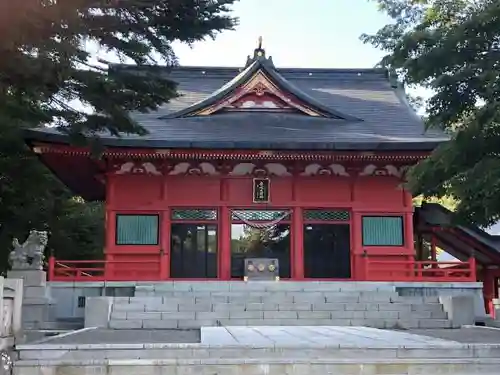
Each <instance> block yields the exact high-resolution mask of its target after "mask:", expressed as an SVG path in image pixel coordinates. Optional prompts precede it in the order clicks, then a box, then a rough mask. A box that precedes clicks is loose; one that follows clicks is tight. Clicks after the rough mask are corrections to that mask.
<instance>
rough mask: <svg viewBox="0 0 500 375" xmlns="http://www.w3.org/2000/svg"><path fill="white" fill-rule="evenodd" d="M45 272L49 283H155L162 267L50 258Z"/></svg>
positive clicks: (150, 262) (155, 263)
mask: <svg viewBox="0 0 500 375" xmlns="http://www.w3.org/2000/svg"><path fill="white" fill-rule="evenodd" d="M148 265H149V267H148ZM47 271H48V272H47V273H48V278H49V280H50V281H156V280H159V279H161V277H160V275H161V273H162V267H161V262H159V261H158V260H141V261H140V262H137V261H135V260H56V259H55V258H54V257H50V258H49V262H48V270H47Z"/></svg>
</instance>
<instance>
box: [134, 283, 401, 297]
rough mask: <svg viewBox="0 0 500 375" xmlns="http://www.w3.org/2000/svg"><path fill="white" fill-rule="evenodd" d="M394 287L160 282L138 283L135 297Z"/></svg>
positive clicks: (388, 285) (390, 287) (383, 288)
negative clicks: (165, 294) (174, 293)
mask: <svg viewBox="0 0 500 375" xmlns="http://www.w3.org/2000/svg"><path fill="white" fill-rule="evenodd" d="M395 290H396V288H395V286H394V285H392V284H391V283H388V282H362V281H358V282H356V281H352V282H348V281H347V282H338V281H332V282H328V281H311V282H293V281H281V282H275V281H250V282H242V281H213V282H210V281H189V282H182V281H180V282H179V281H171V282H159V283H143V284H142V283H141V284H138V285H137V286H136V287H135V293H136V295H138V294H140V293H151V292H154V293H168V292H176V291H177V292H188V291H200V292H202V291H209V292H217V291H219V292H223V291H247V292H248V291H297V292H301V291H317V292H322V291H330V292H342V291H347V292H360V291H389V292H390V291H395Z"/></svg>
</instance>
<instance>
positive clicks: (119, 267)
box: [48, 257, 477, 282]
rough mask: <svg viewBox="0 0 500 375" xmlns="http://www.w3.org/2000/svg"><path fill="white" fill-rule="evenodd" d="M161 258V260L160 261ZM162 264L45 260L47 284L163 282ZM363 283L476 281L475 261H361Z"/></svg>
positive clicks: (155, 262)
mask: <svg viewBox="0 0 500 375" xmlns="http://www.w3.org/2000/svg"><path fill="white" fill-rule="evenodd" d="M162 258H163V257H162ZM165 267H166V265H165V264H164V262H163V261H161V260H160V261H158V260H142V261H141V262H140V263H138V262H137V261H132V260H56V259H55V258H54V257H50V258H49V264H48V274H49V280H51V281H158V280H164V279H165V277H163V276H162V275H164V274H165V269H164V268H165ZM364 269H365V272H364V274H365V277H364V278H363V280H364V281H413V282H418V281H420V282H423V281H433V282H452V281H453V282H457V281H463V282H471V281H476V280H477V279H476V261H475V259H474V258H471V259H470V260H469V261H467V262H435V261H413V260H407V261H406V260H380V259H377V260H374V259H370V257H366V258H364Z"/></svg>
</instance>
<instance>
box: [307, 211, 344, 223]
mask: <svg viewBox="0 0 500 375" xmlns="http://www.w3.org/2000/svg"><path fill="white" fill-rule="evenodd" d="M304 220H311V221H313V220H314V221H348V220H349V211H345V210H305V211H304Z"/></svg>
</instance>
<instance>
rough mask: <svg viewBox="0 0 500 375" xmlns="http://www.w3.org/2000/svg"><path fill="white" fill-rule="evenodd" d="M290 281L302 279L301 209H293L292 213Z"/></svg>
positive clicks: (302, 233) (302, 228)
mask: <svg viewBox="0 0 500 375" xmlns="http://www.w3.org/2000/svg"><path fill="white" fill-rule="evenodd" d="M291 229H292V241H293V243H292V248H291V254H290V258H291V265H292V272H291V273H292V275H291V276H292V279H294V280H303V279H304V220H303V210H302V207H295V208H294V209H293V212H292V228H291Z"/></svg>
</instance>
